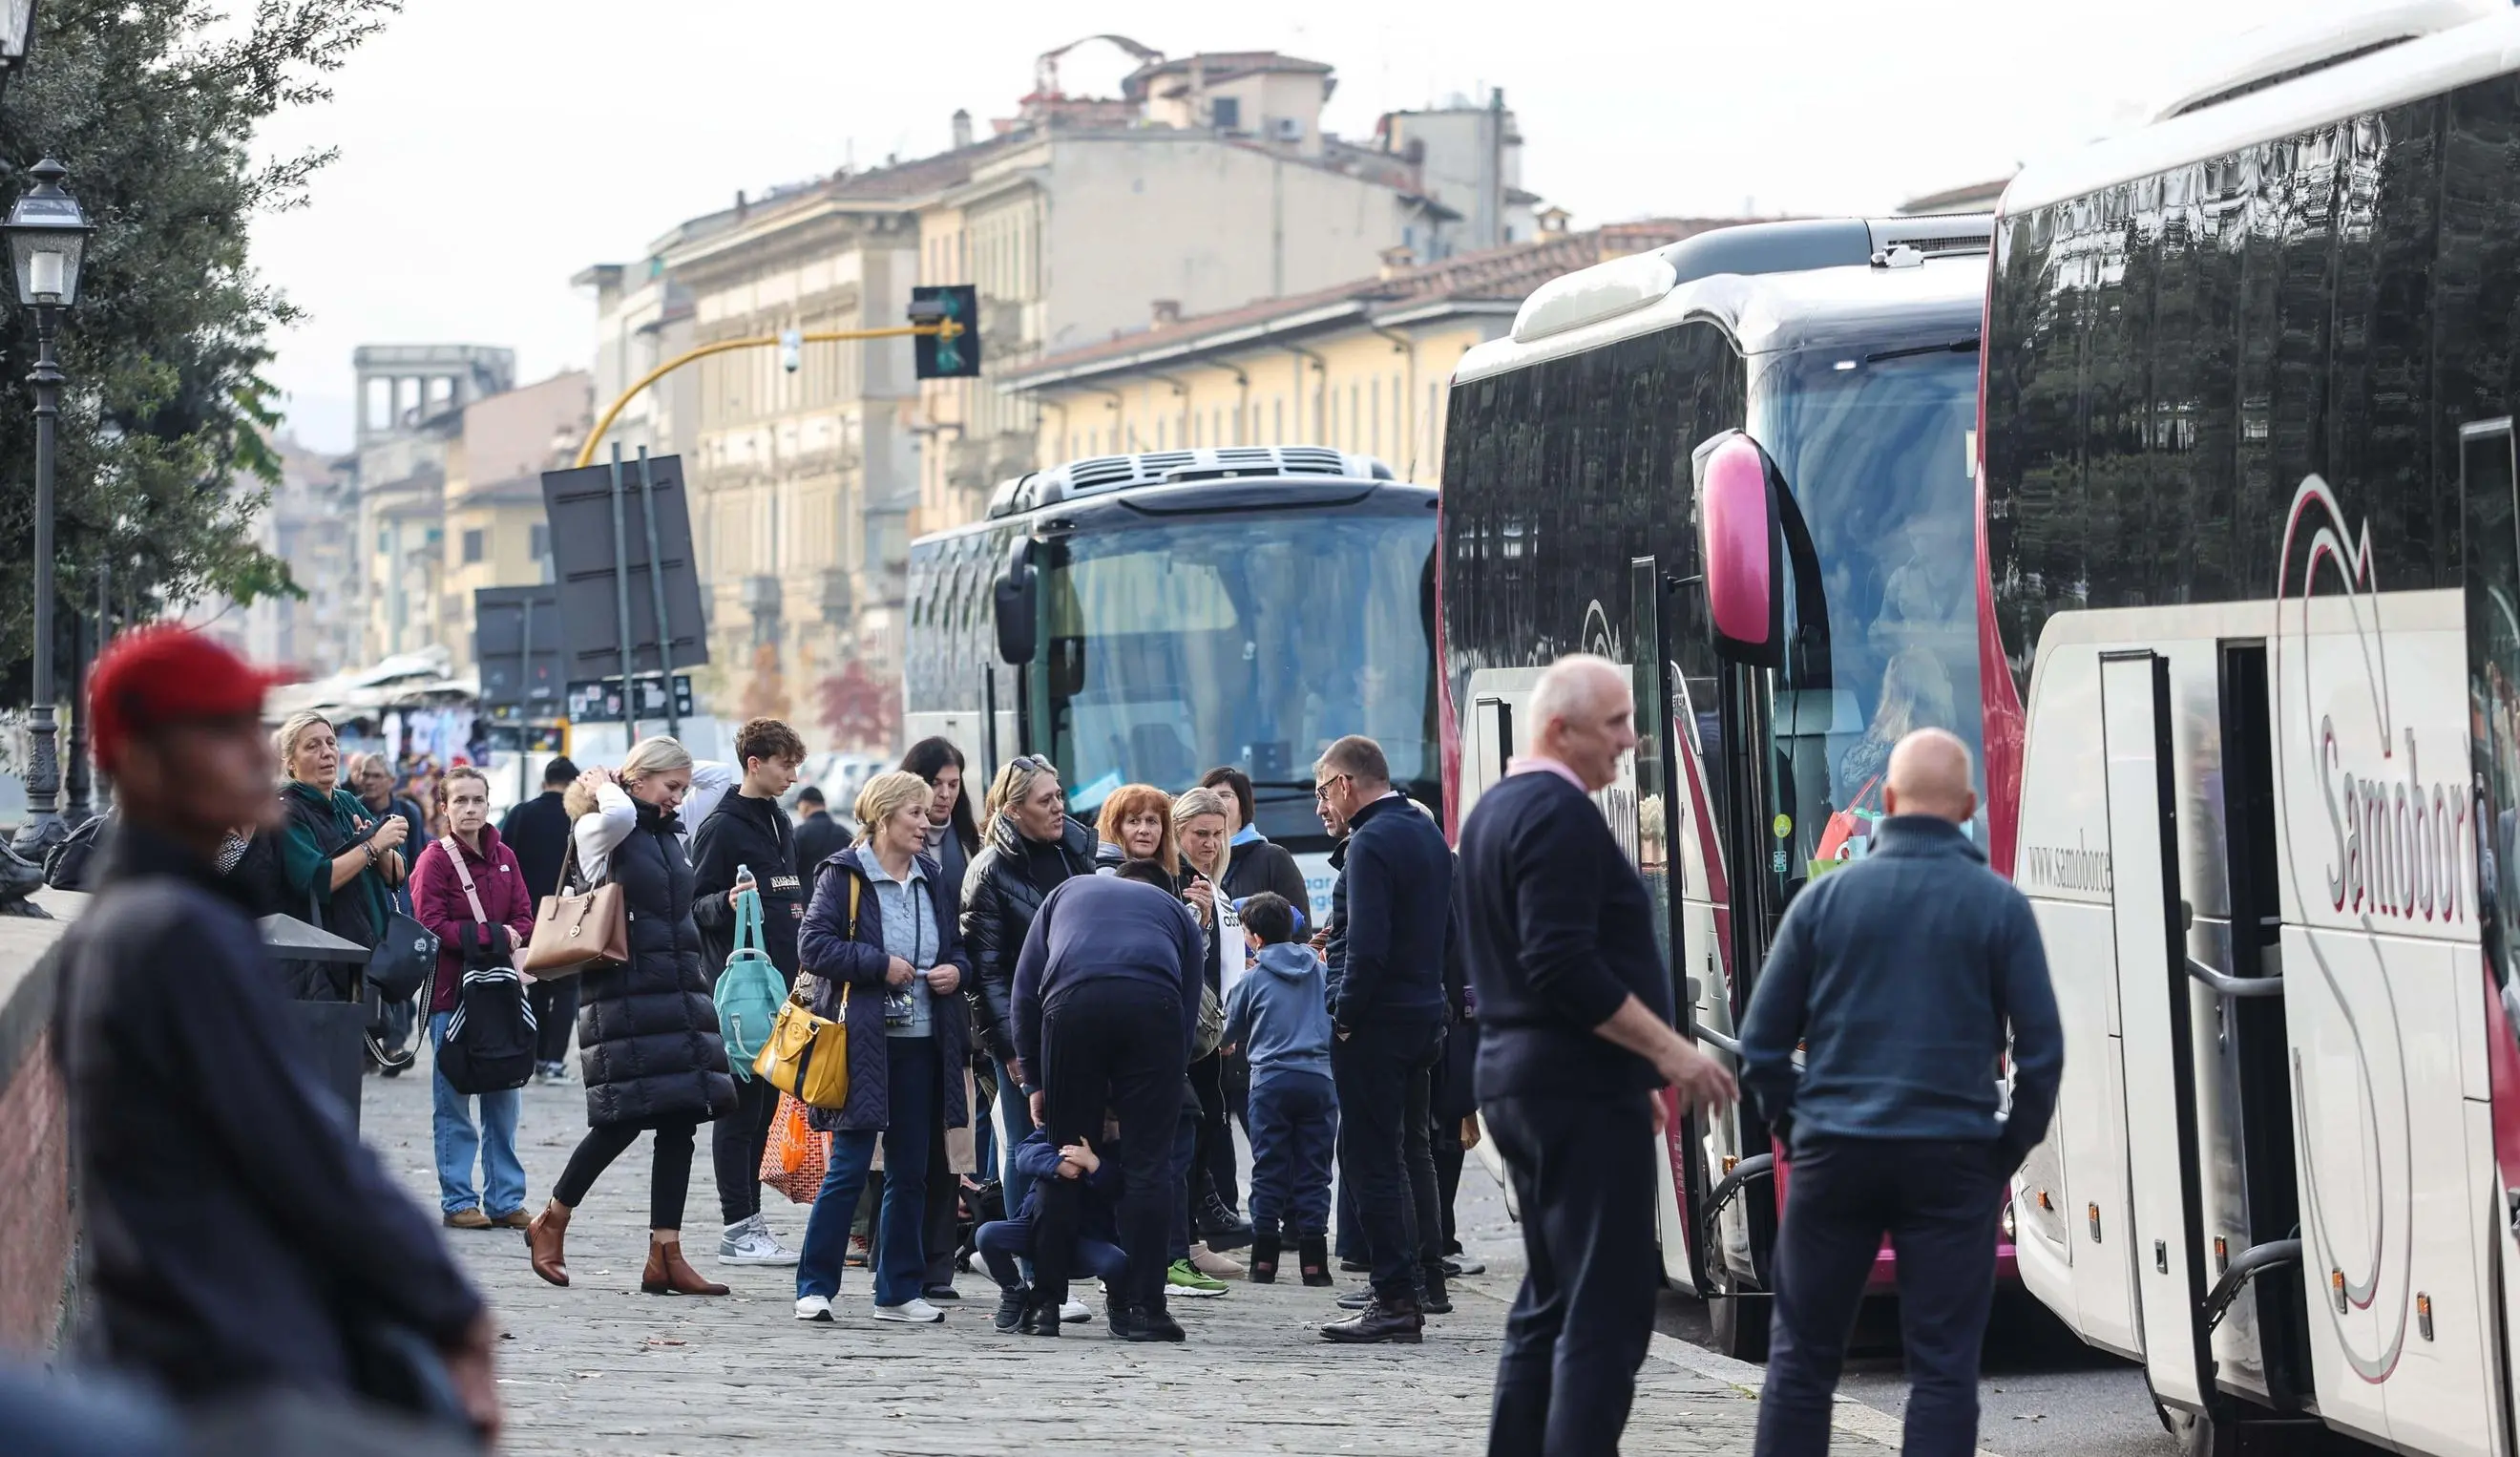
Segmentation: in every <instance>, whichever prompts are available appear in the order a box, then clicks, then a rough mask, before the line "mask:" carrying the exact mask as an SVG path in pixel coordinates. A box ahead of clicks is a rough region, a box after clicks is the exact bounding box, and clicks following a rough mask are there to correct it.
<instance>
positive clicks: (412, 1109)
mask: <svg viewBox="0 0 2520 1457" xmlns="http://www.w3.org/2000/svg"><path fill="white" fill-rule="evenodd" d="M428 1073H429V1070H428V1064H427V1058H426V1056H424V1057H423V1059H422V1060H421V1062H420V1063H419V1064H418V1065H417V1066H415V1067H414V1068H413V1069H412V1070H411V1071H410V1072H408V1073H406V1074H404V1075H403V1076H401V1077H399V1078H392V1079H386V1078H380V1077H373V1076H372V1077H370V1078H369V1079H368V1080H367V1095H366V1107H365V1112H364V1117H365V1125H366V1126H365V1132H366V1135H367V1137H368V1139H369V1141H370V1142H371V1143H372V1144H374V1145H375V1146H376V1147H377V1148H378V1149H379V1150H380V1152H381V1153H382V1155H383V1157H384V1158H385V1160H386V1162H387V1165H388V1166H389V1167H390V1168H391V1169H392V1170H393V1171H394V1172H395V1173H396V1174H398V1175H400V1176H401V1177H402V1178H403V1180H404V1182H405V1183H406V1185H407V1186H408V1187H409V1188H410V1189H411V1191H412V1193H413V1194H414V1195H415V1196H417V1197H419V1198H420V1199H421V1200H422V1201H423V1202H424V1203H425V1204H427V1207H430V1208H432V1209H434V1208H435V1207H437V1192H436V1175H435V1173H434V1161H433V1159H432V1157H431V1153H430V1148H431V1143H430V1134H429V1097H428V1093H429V1083H428ZM524 1097H525V1106H524V1115H523V1118H522V1120H521V1126H520V1128H519V1132H518V1138H517V1142H518V1152H519V1153H520V1154H521V1156H522V1158H523V1161H524V1164H525V1169H526V1175H527V1178H528V1180H529V1183H530V1194H529V1198H528V1205H529V1207H540V1206H541V1204H542V1202H543V1200H544V1199H545V1198H546V1197H547V1196H548V1194H549V1192H550V1187H551V1180H552V1179H553V1178H554V1177H556V1176H557V1175H558V1173H559V1171H560V1168H561V1165H562V1162H564V1161H566V1159H567V1157H568V1151H569V1149H570V1148H571V1147H573V1146H574V1145H575V1143H576V1141H577V1138H578V1136H579V1135H580V1134H581V1133H582V1132H583V1131H584V1127H585V1098H584V1094H583V1092H582V1091H581V1090H580V1089H579V1088H578V1087H577V1086H576V1085H575V1084H571V1085H569V1086H566V1087H541V1086H534V1087H529V1088H527V1089H525V1093H524ZM648 1161H649V1146H648V1144H647V1142H646V1141H644V1140H643V1141H642V1142H641V1143H640V1144H639V1145H638V1146H636V1147H635V1148H633V1149H632V1150H631V1151H630V1152H629V1153H627V1154H625V1155H623V1156H622V1158H621V1159H620V1160H619V1161H617V1162H615V1163H614V1164H613V1166H612V1168H611V1169H610V1170H609V1171H608V1172H607V1174H606V1176H605V1178H604V1180H603V1181H602V1182H601V1183H599V1184H598V1185H597V1187H596V1190H595V1192H594V1194H593V1195H592V1196H591V1197H589V1199H588V1200H587V1202H586V1204H585V1205H584V1206H583V1207H580V1208H579V1209H578V1211H577V1215H576V1218H575V1220H574V1221H573V1222H572V1224H571V1226H570V1229H569V1241H568V1251H569V1271H570V1274H571V1275H572V1276H573V1277H574V1282H575V1283H574V1284H573V1285H572V1286H571V1287H570V1288H569V1289H567V1290H558V1289H554V1288H552V1287H550V1286H547V1285H545V1284H543V1283H542V1282H541V1281H540V1280H537V1279H536V1278H534V1275H533V1273H532V1271H531V1270H530V1269H528V1268H527V1267H526V1263H525V1252H524V1246H523V1242H522V1240H521V1239H520V1238H519V1237H518V1236H517V1234H515V1233H513V1232H510V1231H504V1230H501V1231H488V1232H480V1233H470V1232H463V1231H448V1238H449V1239H450V1240H451V1241H452V1242H453V1243H454V1245H455V1248H456V1249H457V1250H458V1252H460V1253H461V1255H462V1257H463V1259H464V1261H465V1263H466V1265H467V1266H468V1267H469V1268H470V1269H471V1270H472V1273H473V1275H474V1277H475V1278H476V1279H477V1280H478V1281H479V1282H480V1284H481V1286H482V1288H483V1289H484V1290H485V1291H486V1292H487V1293H488V1295H489V1298H490V1300H491V1302H492V1304H493V1305H494V1307H495V1308H496V1309H497V1311H498V1314H499V1316H500V1320H501V1326H502V1330H503V1332H504V1333H505V1336H506V1340H505V1341H504V1342H503V1343H502V1346H501V1352H500V1373H501V1374H500V1381H501V1384H502V1389H503V1391H504V1392H505V1393H506V1396H507V1411H508V1437H507V1442H506V1450H507V1451H510V1452H516V1453H585V1452H602V1453H606V1454H631V1453H642V1454H645V1453H660V1454H661V1453H673V1454H690V1457H726V1454H728V1453H730V1452H736V1451H741V1452H742V1454H743V1457H771V1454H774V1453H776V1454H786V1453H800V1454H801V1453H818V1454H819V1453H885V1454H901V1457H912V1454H936V1457H947V1454H952V1457H984V1454H1001V1453H1003V1454H1009V1457H1013V1454H1031V1453H1037V1452H1044V1451H1049V1452H1093V1453H1198V1454H1218V1457H1224V1454H1241V1453H1307V1454H1343V1453H1388V1454H1394V1457H1403V1454H1420V1453H1425V1454H1433V1453H1463V1452H1476V1451H1478V1450H1480V1449H1481V1448H1482V1446H1483V1443H1484V1438H1485V1434H1486V1428H1487V1409H1488V1392H1489V1387H1490V1383H1491V1381H1492V1379H1493V1377H1494V1373H1495V1369H1496V1357H1497V1347H1498V1341H1499V1337H1500V1334H1501V1331H1502V1328H1503V1325H1504V1318H1505V1311H1506V1302H1507V1301H1508V1300H1509V1299H1510V1298H1512V1294H1513V1288H1514V1277H1513V1276H1512V1275H1511V1274H1502V1273H1501V1274H1491V1275H1488V1276H1483V1277H1475V1278H1472V1279H1469V1280H1464V1281H1463V1282H1461V1284H1460V1285H1459V1286H1457V1287H1456V1289H1457V1291H1458V1292H1459V1293H1458V1294H1457V1295H1456V1297H1455V1305H1456V1307H1457V1308H1456V1313H1454V1314H1452V1315H1449V1316H1439V1317H1436V1318H1434V1319H1433V1320H1432V1321H1431V1322H1430V1323H1429V1325H1428V1329H1427V1333H1426V1341H1425V1343H1424V1344H1423V1345H1420V1346H1374V1347H1366V1348H1361V1349H1345V1348H1340V1347H1336V1346H1332V1345H1329V1344H1328V1343H1324V1342H1323V1341H1321V1340H1320V1339H1319V1338H1318V1337H1317V1336H1315V1335H1314V1333H1313V1327H1314V1326H1315V1325H1316V1324H1317V1323H1318V1322H1320V1321H1322V1320H1324V1319H1326V1318H1328V1317H1330V1316H1332V1315H1334V1314H1335V1313H1336V1312H1335V1311H1334V1310H1333V1309H1332V1307H1331V1304H1330V1301H1329V1300H1328V1298H1326V1297H1328V1296H1329V1295H1332V1294H1334V1292H1329V1291H1321V1290H1307V1289H1306V1288H1304V1287H1303V1286H1302V1285H1300V1284H1296V1285H1278V1286H1250V1285H1245V1284H1242V1283H1241V1282H1235V1285H1234V1289H1233V1292H1232V1294H1230V1295H1229V1296H1226V1297H1225V1298H1220V1299H1213V1300H1187V1299H1184V1300H1175V1301H1173V1302H1172V1304H1173V1309H1174V1311H1175V1313H1176V1314H1177V1315H1178V1316H1179V1317H1180V1319H1181V1321H1182V1324H1183V1325H1184V1326H1186V1327H1188V1328H1189V1332H1190V1340H1189V1341H1188V1342H1187V1343H1183V1344H1180V1345H1129V1344H1125V1343H1119V1342H1115V1341H1113V1340H1111V1339H1109V1337H1108V1336H1107V1335H1105V1334H1104V1333H1103V1331H1102V1326H1101V1325H1100V1323H1099V1319H1098V1323H1097V1324H1095V1325H1091V1326H1070V1327H1068V1328H1067V1334H1066V1336H1065V1337H1064V1338H1063V1339H1061V1340H1058V1341H1057V1342H1051V1341H1044V1340H1041V1339H1039V1338H1037V1337H1023V1336H1001V1335H999V1334H997V1332H996V1331H994V1330H992V1329H991V1328H990V1325H989V1319H988V1316H989V1311H990V1309H991V1308H992V1306H993V1305H994V1299H993V1298H992V1288H991V1287H990V1285H989V1282H988V1280H987V1279H986V1277H985V1276H983V1275H978V1274H972V1275H966V1276H964V1277H962V1278H961V1280H960V1281H959V1282H958V1285H959V1288H960V1289H961V1291H962V1293H963V1295H964V1297H965V1298H964V1299H963V1300H962V1301H961V1302H960V1304H959V1306H957V1307H955V1308H952V1309H951V1310H950V1312H949V1313H948V1315H947V1316H946V1319H945V1321H944V1323H943V1324H942V1325H941V1326H919V1327H914V1326H901V1325H893V1324H888V1323H878V1322H877V1321H874V1320H872V1319H870V1318H869V1316H868V1314H867V1312H868V1309H869V1295H868V1292H869V1286H868V1284H867V1277H866V1273H865V1272H864V1271H862V1270H851V1271H849V1272H848V1275H847V1278H846V1280H845V1282H844V1284H843V1288H842V1292H841V1296H842V1298H841V1301H840V1319H839V1320H838V1322H837V1323H835V1324H832V1325H806V1324H801V1323H799V1322H798V1321H796V1320H795V1319H794V1318H793V1316H792V1315H791V1313H790V1309H791V1302H792V1298H793V1284H792V1281H793V1272H792V1271H789V1270H769V1269H759V1268H747V1267H737V1268H732V1269H730V1268H727V1267H723V1266H720V1265H718V1264H717V1263H716V1261H715V1260H714V1258H713V1257H712V1256H713V1255H714V1254H715V1252H716V1244H717V1240H716V1236H717V1229H718V1218H717V1207H716V1194H715V1189H714V1186H713V1184H712V1181H711V1178H710V1174H709V1158H708V1146H707V1136H706V1133H705V1131H703V1133H702V1136H701V1139H700V1147H699V1150H698V1155H697V1160H696V1167H695V1168H694V1170H693V1179H692V1198H691V1205H690V1209H691V1215H690V1220H689V1225H690V1229H691V1232H692V1237H691V1239H690V1240H689V1241H688V1248H689V1251H690V1252H691V1254H692V1256H693V1260H694V1263H695V1264H696V1265H697V1266H698V1268H700V1269H701V1270H702V1271H703V1272H704V1273H707V1274H709V1275H710V1276H711V1277H712V1278H716V1279H720V1280H723V1281H724V1282H725V1283H726V1284H728V1285H730V1286H732V1287H733V1288H734V1294H733V1295H731V1296H729V1297H727V1298H722V1299H698V1298H660V1297H653V1296H647V1295H642V1294H641V1293H640V1292H639V1283H638V1282H639V1271H640V1266H641V1263H642V1261H643V1259H644V1257H645V1253H646V1243H647V1236H646V1232H645V1228H644V1226H645V1222H646V1217H647V1216H646V1207H647V1183H648ZM772 1199H773V1201H774V1207H773V1208H772V1210H771V1216H770V1217H771V1222H772V1225H773V1227H774V1228H776V1229H777V1230H778V1231H779V1232H780V1233H781V1234H782V1235H783V1236H784V1237H785V1238H786V1239H787V1241H788V1242H789V1243H790V1244H793V1243H795V1242H796V1241H797V1240H799V1239H800V1238H801V1237H802V1234H803V1231H804V1224H805V1210H804V1208H803V1207H801V1206H785V1205H781V1204H779V1203H777V1201H778V1197H777V1196H776V1195H773V1196H772ZM1461 1207H1462V1212H1463V1220H1464V1234H1465V1236H1466V1237H1467V1243H1469V1244H1470V1246H1471V1248H1472V1250H1473V1252H1477V1253H1479V1254H1481V1255H1482V1256H1483V1257H1487V1258H1489V1260H1490V1262H1491V1264H1492V1265H1494V1264H1498V1263H1500V1256H1502V1255H1504V1254H1505V1252H1508V1251H1509V1250H1512V1249H1514V1248H1516V1247H1515V1246H1514V1245H1513V1244H1512V1241H1511V1237H1510V1233H1509V1231H1508V1230H1507V1229H1506V1228H1504V1227H1503V1219H1504V1210H1503V1204H1502V1201H1501V1200H1500V1199H1498V1198H1497V1196H1496V1189H1495V1184H1494V1181H1493V1180H1491V1179H1489V1178H1488V1176H1487V1175H1486V1174H1485V1173H1484V1172H1482V1171H1481V1170H1480V1168H1479V1166H1478V1164H1477V1161H1475V1160H1473V1161H1471V1163H1470V1166H1469V1167H1468V1168H1467V1169H1466V1170H1465V1171H1464V1174H1463V1200H1462V1206H1461ZM1289 1269H1290V1270H1291V1264H1290V1265H1289ZM1345 1278H1347V1279H1348V1280H1351V1281H1352V1280H1353V1277H1345ZM1638 1278H1639V1279H1650V1278H1651V1275H1650V1272H1647V1271H1642V1270H1641V1271H1639V1272H1638ZM1345 1288H1353V1285H1352V1284H1350V1285H1348V1286H1346V1287H1345ZM1089 1303H1096V1304H1097V1308H1098V1310H1099V1308H1100V1307H1099V1302H1093V1301H1089ZM1755 1411H1756V1407H1755V1405H1754V1403H1753V1402H1752V1401H1751V1400H1749V1399H1747V1397H1746V1396H1745V1393H1744V1392H1743V1391H1742V1390H1741V1389H1738V1388H1737V1387H1735V1386H1733V1385H1730V1384H1728V1383H1726V1382H1724V1381H1721V1380H1715V1379H1710V1378H1709V1377H1706V1376H1701V1375H1698V1374H1696V1373H1695V1372H1693V1371H1690V1370H1688V1369H1684V1368H1683V1367H1682V1366H1679V1365H1675V1364H1672V1363H1671V1362H1669V1361H1667V1360H1662V1359H1656V1360H1649V1361H1647V1362H1646V1364H1645V1369H1644V1371H1643V1375H1642V1377H1641V1381H1640V1386H1639V1390H1638V1394H1637V1403H1636V1410H1635V1415H1634V1417H1633V1419H1632V1420H1631V1422H1630V1424H1629V1428H1628V1440H1627V1442H1626V1446H1627V1449H1628V1450H1630V1451H1633V1452H1653V1453H1657V1454H1673V1457H1700V1454H1702V1457H1717V1454H1741V1453H1747V1452H1748V1451H1749V1450H1750V1435H1751V1430H1752V1424H1753V1421H1754V1413H1755Z"/></svg>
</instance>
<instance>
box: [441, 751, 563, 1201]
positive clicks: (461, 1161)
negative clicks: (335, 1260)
mask: <svg viewBox="0 0 2520 1457" xmlns="http://www.w3.org/2000/svg"><path fill="white" fill-rule="evenodd" d="M437 811H438V815H439V818H440V819H441V820H442V821H443V823H444V824H445V826H446V836H445V838H444V839H442V840H438V841H436V842H432V843H431V844H430V845H429V847H428V848H427V851H426V852H424V853H423V854H422V855H421V856H420V860H419V863H418V864H416V865H414V866H413V867H412V872H411V903H412V913H413V914H414V915H415V916H416V917H418V918H419V920H420V924H421V925H423V926H426V927H427V928H428V929H429V930H430V931H431V932H432V933H435V934H436V936H437V946H438V950H437V975H436V976H435V977H433V978H431V979H429V986H430V988H431V991H430V995H429V1003H428V1045H429V1047H430V1049H431V1050H432V1051H434V1050H435V1048H436V1047H437V1045H438V1043H440V1042H442V1041H444V1040H445V1037H446V1024H447V1023H448V1021H449V1020H451V1019H452V1018H453V1016H454V1013H455V1001H456V996H457V994H458V993H459V992H460V991H461V990H462V987H463V984H464V969H465V967H466V966H468V965H500V964H504V965H509V966H514V965H515V964H516V961H515V958H516V957H517V955H519V954H520V953H521V952H522V950H523V948H524V945H525V943H526V942H527V941H528V940H531V939H532V938H533V933H534V898H533V896H532V895H531V894H530V893H529V892H527V890H526V889H525V873H524V871H523V870H522V869H521V868H519V867H518V866H517V856H516V853H515V852H514V851H513V850H510V849H509V848H508V847H507V846H506V845H505V844H502V843H500V842H499V832H498V831H496V830H493V829H491V828H490V782H489V781H488V780H487V779H484V778H483V777H482V776H481V771H480V770H478V769H475V768H473V767H472V766H471V765H469V764H458V765H456V766H455V767H454V768H452V769H450V770H448V771H447V772H446V777H445V778H443V779H440V780H439V781H438V782H437ZM457 855H461V856H463V857H464V869H465V870H466V871H468V872H470V873H471V875H472V891H473V894H474V895H476V896H478V897H479V898H480V901H481V909H480V915H479V917H478V918H477V919H476V918H475V916H474V915H473V910H472V901H471V900H470V899H468V898H466V896H465V894H464V878H463V877H462V876H460V875H458V874H457V873H456V865H455V859H454V857H455V856H457ZM484 923H486V925H485V924H484ZM430 1080H431V1083H432V1084H433V1091H434V1094H435V1097H436V1115H437V1116H436V1124H437V1203H438V1207H439V1208H440V1209H441V1210H442V1211H443V1213H444V1216H445V1220H446V1227H447V1228H449V1229H494V1228H496V1229H522V1228H524V1227H525V1222H526V1220H527V1219H528V1218H530V1217H531V1216H530V1215H528V1214H527V1213H526V1212H525V1169H524V1165H523V1164H521V1163H519V1162H517V1108H518V1106H519V1104H520V1102H521V1100H522V1098H523V1094H522V1092H521V1091H520V1090H518V1089H516V1088H510V1089H508V1090H507V1091H506V1092H503V1093H482V1094H480V1095H479V1102H480V1104H481V1121H480V1124H479V1126H478V1128H477V1129H476V1128H475V1126H474V1124H473V1121H472V1107H471V1103H472V1099H470V1098H468V1097H467V1095H465V1094H463V1093H459V1092H457V1091H455V1089H454V1087H453V1086H452V1085H450V1084H449V1083H448V1082H447V1081H446V1076H445V1074H444V1073H442V1072H441V1073H436V1074H434V1075H433V1076H432V1078H431V1079H430ZM476 1155H477V1156H478V1158H479V1159H480V1162H481V1183H482V1188H483V1192H482V1193H481V1194H475V1193H474V1192H473V1190H472V1161H473V1159H474V1158H475V1156H476Z"/></svg>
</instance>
